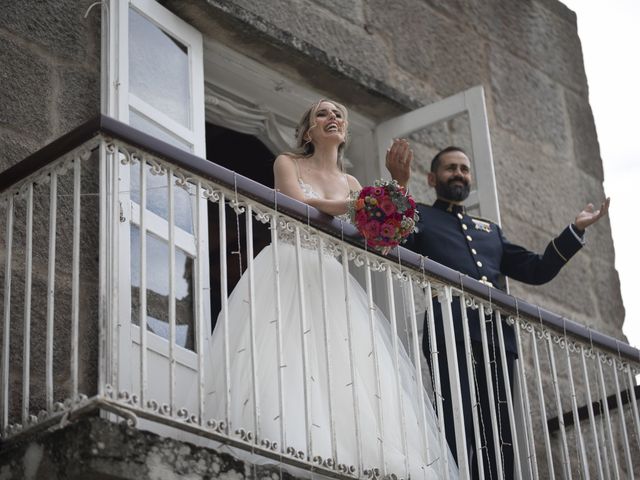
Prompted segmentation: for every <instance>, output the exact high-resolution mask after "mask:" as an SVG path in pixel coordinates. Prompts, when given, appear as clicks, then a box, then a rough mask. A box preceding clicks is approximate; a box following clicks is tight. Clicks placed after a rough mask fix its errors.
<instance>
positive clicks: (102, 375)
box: [98, 140, 109, 398]
mask: <svg viewBox="0 0 640 480" xmlns="http://www.w3.org/2000/svg"><path fill="white" fill-rule="evenodd" d="M98 162H99V167H98V168H99V170H100V178H99V182H100V187H99V188H100V195H99V204H100V207H99V208H100V212H99V217H100V218H99V237H100V241H99V247H98V248H99V260H98V262H99V265H98V271H99V282H100V285H99V289H100V290H99V291H100V294H99V295H100V298H99V306H98V396H99V397H101V398H102V397H103V396H104V387H105V383H106V378H107V377H106V355H107V352H106V345H107V343H106V332H107V318H108V317H107V308H108V307H107V305H108V301H107V298H108V297H107V287H108V286H107V191H108V185H109V182H108V179H107V148H106V143H105V141H104V140H101V141H100V157H99V159H98Z"/></svg>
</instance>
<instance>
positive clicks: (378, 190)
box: [373, 187, 384, 197]
mask: <svg viewBox="0 0 640 480" xmlns="http://www.w3.org/2000/svg"><path fill="white" fill-rule="evenodd" d="M383 193H384V188H382V187H373V194H374V195H375V196H376V197H379V196H381V195H382V194H383Z"/></svg>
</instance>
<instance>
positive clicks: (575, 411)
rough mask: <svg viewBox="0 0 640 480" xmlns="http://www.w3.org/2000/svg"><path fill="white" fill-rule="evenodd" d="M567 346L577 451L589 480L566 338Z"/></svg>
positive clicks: (566, 354)
mask: <svg viewBox="0 0 640 480" xmlns="http://www.w3.org/2000/svg"><path fill="white" fill-rule="evenodd" d="M564 341H565V345H564V352H565V359H566V361H567V372H568V373H569V386H570V388H571V409H572V411H573V425H574V428H575V429H576V437H577V442H578V445H577V449H578V454H579V455H580V461H581V468H582V478H584V479H586V480H589V461H588V459H587V454H586V449H585V446H584V438H583V436H582V427H581V425H580V417H579V415H578V400H577V395H576V388H575V381H574V379H573V368H572V367H571V355H570V354H569V342H568V339H567V337H566V334H565V337H564Z"/></svg>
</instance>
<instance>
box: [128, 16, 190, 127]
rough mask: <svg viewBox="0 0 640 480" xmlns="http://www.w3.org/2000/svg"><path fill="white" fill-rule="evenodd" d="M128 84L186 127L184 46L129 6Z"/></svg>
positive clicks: (187, 84) (186, 56)
mask: <svg viewBox="0 0 640 480" xmlns="http://www.w3.org/2000/svg"><path fill="white" fill-rule="evenodd" d="M129 88H130V90H131V92H132V93H133V94H135V95H136V96H137V97H139V98H140V99H141V100H143V101H145V102H146V103H148V104H150V105H151V106H153V107H154V108H156V109H158V110H160V111H161V112H163V113H165V114H166V115H168V116H169V117H171V118H173V119H174V120H176V121H177V122H179V123H180V124H182V125H184V126H185V127H187V128H189V127H190V126H191V125H190V111H189V105H190V103H189V97H190V91H189V54H188V48H187V47H186V46H185V45H183V44H182V43H180V42H179V41H178V40H176V39H174V38H172V37H170V36H169V35H168V34H166V33H165V32H164V31H163V30H162V29H160V28H159V27H158V26H156V25H155V24H154V23H152V22H151V21H149V20H148V19H147V18H145V17H144V16H142V15H141V14H140V13H138V12H137V11H136V10H135V9H133V8H130V9H129Z"/></svg>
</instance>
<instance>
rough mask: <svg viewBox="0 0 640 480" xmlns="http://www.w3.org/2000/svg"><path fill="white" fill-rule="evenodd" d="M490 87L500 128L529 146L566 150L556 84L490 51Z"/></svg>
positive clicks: (523, 64)
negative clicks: (511, 133) (546, 146)
mask: <svg viewBox="0 0 640 480" xmlns="http://www.w3.org/2000/svg"><path fill="white" fill-rule="evenodd" d="M491 88H492V93H491V96H492V98H493V102H492V103H493V111H494V112H495V116H496V120H497V122H498V125H499V126H500V127H502V128H504V129H506V130H509V131H511V132H514V133H515V134H516V135H518V136H519V137H520V138H522V139H524V140H527V141H530V142H532V143H538V144H550V145H551V146H552V147H553V148H554V149H555V150H556V151H560V152H565V151H566V150H567V139H568V132H567V131H566V127H565V124H566V122H565V118H566V115H565V107H564V99H563V96H562V89H561V88H560V86H559V85H558V84H556V83H554V82H552V81H551V80H550V79H549V78H548V77H547V76H546V75H544V74H542V73H540V72H539V71H536V70H535V69H533V68H532V67H531V65H529V64H527V63H526V62H524V61H522V60H520V59H518V58H516V57H514V56H512V55H510V54H508V53H507V52H505V51H501V50H499V49H492V51H491Z"/></svg>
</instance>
